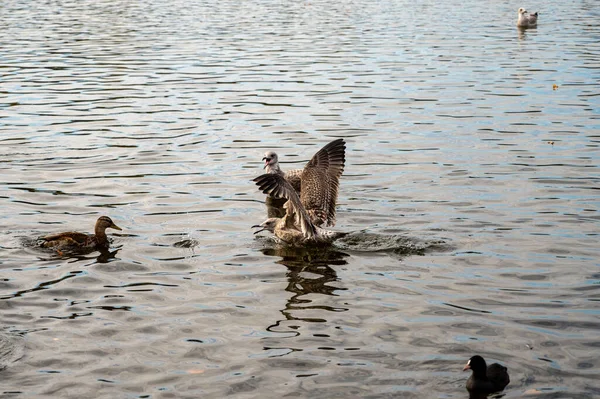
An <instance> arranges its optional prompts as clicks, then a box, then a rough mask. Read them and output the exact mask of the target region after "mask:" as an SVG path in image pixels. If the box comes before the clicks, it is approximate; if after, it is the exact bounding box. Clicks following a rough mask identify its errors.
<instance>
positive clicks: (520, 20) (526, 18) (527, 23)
mask: <svg viewBox="0 0 600 399" xmlns="http://www.w3.org/2000/svg"><path fill="white" fill-rule="evenodd" d="M537 19H538V13H537V12H535V13H533V14H529V13H528V12H527V10H526V9H524V8H522V7H521V8H519V11H518V17H517V26H518V27H519V28H535V27H537Z"/></svg>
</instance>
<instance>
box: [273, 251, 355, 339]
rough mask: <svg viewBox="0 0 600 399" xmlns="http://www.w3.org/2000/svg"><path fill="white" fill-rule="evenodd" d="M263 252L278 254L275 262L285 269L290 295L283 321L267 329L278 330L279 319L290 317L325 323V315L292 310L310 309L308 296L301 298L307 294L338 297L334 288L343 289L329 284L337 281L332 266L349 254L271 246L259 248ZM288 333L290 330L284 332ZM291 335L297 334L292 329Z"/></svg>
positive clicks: (288, 318)
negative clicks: (307, 315)
mask: <svg viewBox="0 0 600 399" xmlns="http://www.w3.org/2000/svg"><path fill="white" fill-rule="evenodd" d="M262 252H263V253H264V254H265V255H267V256H278V257H280V258H281V260H279V261H277V262H276V263H279V264H281V265H284V266H285V267H286V268H287V274H286V277H287V279H288V285H287V287H286V288H285V290H286V291H287V292H290V293H291V294H292V296H291V297H290V298H289V299H288V301H287V303H286V304H285V307H284V308H283V309H282V310H281V313H282V314H283V316H284V317H285V319H284V320H279V321H277V322H276V323H274V324H272V325H270V326H269V327H268V328H267V331H270V332H277V333H281V332H282V331H281V329H280V328H279V327H280V325H281V323H282V322H285V321H289V320H302V321H306V322H317V323H318V322H325V321H327V320H326V319H325V317H324V318H302V317H295V316H294V315H293V314H292V312H293V311H295V310H303V309H313V308H312V307H311V306H310V305H309V304H310V303H311V302H312V301H311V300H310V299H307V298H303V297H305V296H307V295H309V294H322V295H329V296H337V294H336V293H335V292H336V291H340V290H346V288H342V287H339V284H338V286H331V285H329V284H330V283H333V282H335V281H338V276H337V273H336V271H335V270H334V269H333V268H332V267H331V266H332V265H334V266H340V265H345V264H347V263H348V262H347V261H346V260H345V258H347V257H348V256H349V255H348V254H346V253H344V252H340V251H339V250H337V249H336V248H335V247H319V248H313V247H303V248H297V247H281V246H276V247H270V248H264V249H262ZM318 309H322V310H325V311H333V312H339V311H343V310H346V309H339V308H334V307H327V306H322V305H319V306H318ZM285 332H286V333H289V332H290V331H289V330H286V331H285ZM294 335H295V336H297V335H299V333H298V332H297V331H294Z"/></svg>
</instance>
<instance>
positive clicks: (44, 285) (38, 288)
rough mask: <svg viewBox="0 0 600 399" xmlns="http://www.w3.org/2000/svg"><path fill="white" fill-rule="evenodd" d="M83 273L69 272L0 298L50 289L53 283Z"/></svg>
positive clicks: (9, 297) (15, 296)
mask: <svg viewBox="0 0 600 399" xmlns="http://www.w3.org/2000/svg"><path fill="white" fill-rule="evenodd" d="M81 273H82V272H71V273H69V274H67V275H66V276H64V277H61V278H59V279H56V280H50V281H45V282H43V283H40V284H38V285H37V286H36V287H34V288H30V289H27V290H21V291H17V292H15V293H14V294H12V295H7V296H3V297H0V299H11V298H17V297H21V296H23V295H24V294H27V293H29V292H36V291H41V290H47V289H48V288H49V287H51V286H52V285H54V284H58V283H60V282H61V281H63V280H67V279H69V278H72V277H75V276H77V275H78V274H81Z"/></svg>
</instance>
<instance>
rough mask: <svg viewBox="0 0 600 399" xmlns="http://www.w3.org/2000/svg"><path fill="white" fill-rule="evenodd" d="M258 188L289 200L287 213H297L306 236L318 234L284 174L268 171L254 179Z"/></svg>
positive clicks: (310, 236) (265, 192) (301, 228)
mask: <svg viewBox="0 0 600 399" xmlns="http://www.w3.org/2000/svg"><path fill="white" fill-rule="evenodd" d="M253 181H254V182H255V183H256V185H257V186H258V188H259V189H260V190H261V191H262V192H263V193H264V194H268V195H270V196H272V197H277V198H285V199H287V200H288V204H289V205H288V209H287V211H286V213H289V212H290V208H291V212H293V213H295V215H296V216H297V218H298V221H299V223H300V230H301V231H302V234H303V235H304V237H305V238H309V239H310V238H314V237H315V235H316V234H317V231H316V227H315V226H314V225H313V223H312V222H311V220H310V217H309V216H308V213H307V212H306V209H304V206H303V205H302V202H301V201H300V197H298V193H297V192H296V190H294V187H292V185H291V184H290V182H288V181H287V180H286V179H285V178H284V177H283V176H281V175H277V174H273V173H266V174H264V175H260V176H258V177H257V178H255V179H253Z"/></svg>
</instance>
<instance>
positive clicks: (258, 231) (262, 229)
mask: <svg viewBox="0 0 600 399" xmlns="http://www.w3.org/2000/svg"><path fill="white" fill-rule="evenodd" d="M261 227H262V228H261ZM255 228H261V229H260V230H256V231H255V232H254V234H258V233H260V232H261V231H265V230H266V229H267V228H266V227H263V226H261V225H260V224H255V225H254V226H252V227H251V229H255Z"/></svg>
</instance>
